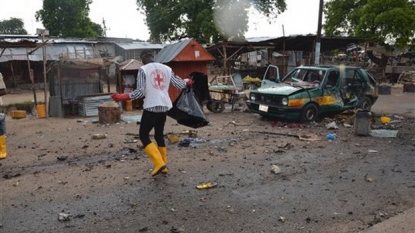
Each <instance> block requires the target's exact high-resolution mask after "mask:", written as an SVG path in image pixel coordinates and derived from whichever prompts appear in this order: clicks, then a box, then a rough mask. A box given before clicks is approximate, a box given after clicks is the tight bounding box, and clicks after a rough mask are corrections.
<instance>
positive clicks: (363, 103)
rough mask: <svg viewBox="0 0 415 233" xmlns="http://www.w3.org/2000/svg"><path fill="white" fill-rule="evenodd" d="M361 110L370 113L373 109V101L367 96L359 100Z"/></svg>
mask: <svg viewBox="0 0 415 233" xmlns="http://www.w3.org/2000/svg"><path fill="white" fill-rule="evenodd" d="M359 108H360V109H362V110H365V111H370V109H371V108H372V100H370V98H369V97H367V96H362V97H361V98H359Z"/></svg>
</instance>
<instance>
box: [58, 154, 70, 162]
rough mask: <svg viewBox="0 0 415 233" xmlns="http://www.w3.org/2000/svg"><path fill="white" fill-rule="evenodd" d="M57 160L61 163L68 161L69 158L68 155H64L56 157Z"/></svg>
mask: <svg viewBox="0 0 415 233" xmlns="http://www.w3.org/2000/svg"><path fill="white" fill-rule="evenodd" d="M56 159H57V160H59V161H65V160H66V159H68V156H67V155H62V156H58V157H56Z"/></svg>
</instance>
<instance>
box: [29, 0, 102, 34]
mask: <svg viewBox="0 0 415 233" xmlns="http://www.w3.org/2000/svg"><path fill="white" fill-rule="evenodd" d="M91 3H92V0H43V8H42V9H41V10H38V11H37V12H36V15H35V17H36V20H38V21H41V22H42V24H43V25H44V26H45V28H46V29H48V30H49V34H50V35H53V36H62V37H81V38H83V37H95V36H101V35H102V33H103V29H102V27H101V26H100V25H99V24H95V23H93V22H91V20H90V19H89V17H88V14H89V5H90V4H91ZM97 26H100V29H98V27H97Z"/></svg>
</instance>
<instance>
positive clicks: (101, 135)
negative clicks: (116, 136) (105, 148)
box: [92, 133, 107, 139]
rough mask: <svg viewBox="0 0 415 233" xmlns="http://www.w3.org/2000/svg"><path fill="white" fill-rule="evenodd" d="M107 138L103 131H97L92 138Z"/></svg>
mask: <svg viewBox="0 0 415 233" xmlns="http://www.w3.org/2000/svg"><path fill="white" fill-rule="evenodd" d="M104 138H107V134H101V133H97V134H94V135H92V139H104Z"/></svg>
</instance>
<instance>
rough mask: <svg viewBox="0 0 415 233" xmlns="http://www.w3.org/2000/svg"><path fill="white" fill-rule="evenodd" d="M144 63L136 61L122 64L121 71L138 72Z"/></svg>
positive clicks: (131, 60) (132, 60)
mask: <svg viewBox="0 0 415 233" xmlns="http://www.w3.org/2000/svg"><path fill="white" fill-rule="evenodd" d="M141 66H143V63H142V62H141V61H137V60H135V59H130V60H127V61H124V62H122V63H121V64H120V70H138V69H139V68H140V67H141Z"/></svg>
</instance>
